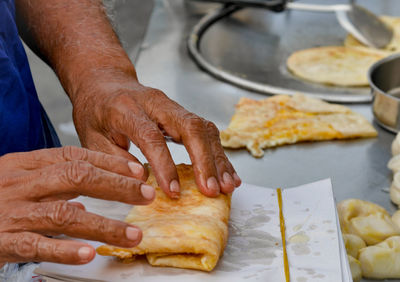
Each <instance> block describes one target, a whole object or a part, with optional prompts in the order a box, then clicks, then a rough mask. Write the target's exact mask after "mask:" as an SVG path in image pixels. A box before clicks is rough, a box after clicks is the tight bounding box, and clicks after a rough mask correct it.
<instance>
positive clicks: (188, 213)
mask: <svg viewBox="0 0 400 282" xmlns="http://www.w3.org/2000/svg"><path fill="white" fill-rule="evenodd" d="M177 170H178V175H179V179H180V184H181V196H180V198H179V199H178V200H173V199H170V198H168V197H167V196H166V195H165V194H164V193H163V192H162V191H161V189H160V188H159V187H158V185H157V182H156V179H155V177H154V175H153V174H152V173H151V171H150V176H149V179H148V181H147V183H148V184H150V185H153V186H154V187H156V193H157V195H156V199H155V200H154V202H153V203H151V204H150V205H147V206H135V207H133V209H132V210H131V211H130V213H129V215H128V216H127V217H126V219H125V221H126V222H129V223H132V224H134V225H136V226H139V227H140V228H141V229H142V231H143V239H142V242H141V243H140V244H139V245H138V246H136V247H135V248H130V249H129V248H128V249H126V248H119V247H113V246H108V245H105V246H101V247H99V248H97V252H98V253H99V254H100V255H105V256H111V255H112V256H116V257H118V258H120V259H123V260H128V261H129V260H132V258H134V257H135V256H136V255H146V257H147V260H148V262H149V263H150V264H151V265H154V266H172V267H178V268H191V269H198V270H204V271H211V270H212V269H213V268H214V267H215V266H216V264H217V262H218V260H219V257H220V256H221V255H222V253H223V251H224V248H225V245H226V242H227V239H228V219H229V213H230V195H224V194H220V195H219V196H218V197H216V198H209V197H206V196H204V195H203V194H201V193H200V192H199V191H198V189H197V186H196V183H195V178H194V174H193V169H192V166H189V165H183V164H181V165H178V166H177Z"/></svg>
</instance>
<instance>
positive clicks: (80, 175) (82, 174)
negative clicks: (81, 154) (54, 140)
mask: <svg viewBox="0 0 400 282" xmlns="http://www.w3.org/2000/svg"><path fill="white" fill-rule="evenodd" d="M65 176H66V180H67V182H68V184H70V185H71V186H72V187H78V186H80V185H82V184H85V183H90V182H91V181H92V178H93V176H94V167H93V166H92V165H90V164H89V163H87V162H85V161H80V160H74V161H71V162H69V163H68V165H67V168H66V169H65Z"/></svg>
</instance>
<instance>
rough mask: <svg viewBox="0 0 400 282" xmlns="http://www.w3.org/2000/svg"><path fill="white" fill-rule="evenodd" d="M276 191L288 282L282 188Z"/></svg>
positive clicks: (287, 272) (284, 265) (288, 280)
mask: <svg viewBox="0 0 400 282" xmlns="http://www.w3.org/2000/svg"><path fill="white" fill-rule="evenodd" d="M276 192H277V196H278V205H279V223H280V227H281V238H282V248H283V267H284V269H285V278H286V282H290V273H289V261H288V257H287V251H286V236H285V234H286V230H285V229H286V228H285V218H284V217H283V208H282V189H281V188H278V189H276Z"/></svg>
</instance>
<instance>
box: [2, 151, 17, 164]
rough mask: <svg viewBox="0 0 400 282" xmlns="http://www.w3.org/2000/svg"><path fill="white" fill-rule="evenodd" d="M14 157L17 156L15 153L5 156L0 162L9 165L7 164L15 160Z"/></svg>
mask: <svg viewBox="0 0 400 282" xmlns="http://www.w3.org/2000/svg"><path fill="white" fill-rule="evenodd" d="M14 156H15V154H13V153H8V154H5V155H3V156H1V157H0V162H5V163H7V162H9V161H11V160H12V159H14Z"/></svg>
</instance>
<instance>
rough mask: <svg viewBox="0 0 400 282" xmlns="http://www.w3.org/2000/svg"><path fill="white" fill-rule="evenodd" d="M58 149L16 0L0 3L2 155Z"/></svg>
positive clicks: (0, 128) (0, 1)
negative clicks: (19, 23) (34, 76)
mask: <svg viewBox="0 0 400 282" xmlns="http://www.w3.org/2000/svg"><path fill="white" fill-rule="evenodd" d="M58 146H60V142H59V140H58V137H57V135H56V133H55V131H54V128H53V126H52V125H51V123H50V121H49V119H48V117H47V115H46V113H45V111H44V109H43V107H42V105H41V104H40V102H39V99H38V96H37V93H36V90H35V85H34V83H33V79H32V74H31V72H30V68H29V63H28V59H27V56H26V53H25V50H24V47H23V45H22V42H21V40H20V38H19V36H18V29H17V25H16V22H15V6H14V0H0V156H1V155H4V154H6V153H10V152H26V151H31V150H36V149H42V148H50V147H58Z"/></svg>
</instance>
